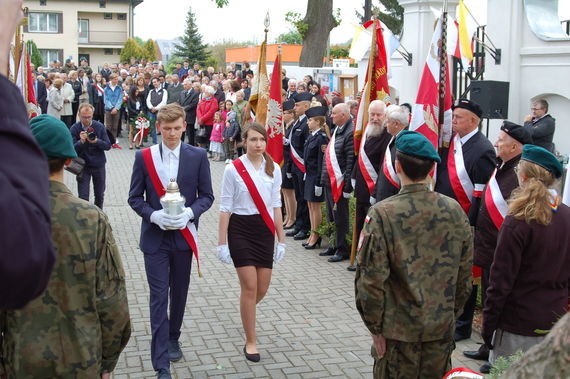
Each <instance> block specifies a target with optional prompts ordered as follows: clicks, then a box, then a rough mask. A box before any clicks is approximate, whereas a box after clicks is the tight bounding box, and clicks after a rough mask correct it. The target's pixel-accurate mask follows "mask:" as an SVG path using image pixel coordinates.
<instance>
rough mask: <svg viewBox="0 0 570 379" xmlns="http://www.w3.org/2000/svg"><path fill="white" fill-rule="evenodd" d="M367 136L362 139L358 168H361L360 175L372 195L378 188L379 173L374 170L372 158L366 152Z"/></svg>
mask: <svg viewBox="0 0 570 379" xmlns="http://www.w3.org/2000/svg"><path fill="white" fill-rule="evenodd" d="M366 140H367V138H366V135H365V136H364V138H363V139H362V143H361V144H360V152H359V153H358V166H359V167H360V173H361V174H362V177H363V178H364V181H365V182H366V186H367V187H368V192H369V193H370V195H372V194H373V193H374V190H375V187H376V181H377V180H378V173H377V172H376V170H375V169H374V166H373V165H372V162H370V158H368V155H366V151H365V150H364V145H366Z"/></svg>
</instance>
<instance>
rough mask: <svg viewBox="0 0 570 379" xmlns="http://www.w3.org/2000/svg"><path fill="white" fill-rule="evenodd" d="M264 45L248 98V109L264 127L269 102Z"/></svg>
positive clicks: (263, 45)
mask: <svg viewBox="0 0 570 379" xmlns="http://www.w3.org/2000/svg"><path fill="white" fill-rule="evenodd" d="M266 45H267V41H263V43H262V44H261V47H260V49H259V60H258V61H257V69H256V72H255V74H254V76H253V87H252V89H251V96H250V97H249V108H250V109H251V110H252V111H253V113H255V121H256V122H258V123H260V124H261V125H265V122H266V120H267V103H268V101H269V78H268V77H267V64H266V58H265V55H266Z"/></svg>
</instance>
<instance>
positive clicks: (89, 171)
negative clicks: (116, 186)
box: [77, 166, 105, 209]
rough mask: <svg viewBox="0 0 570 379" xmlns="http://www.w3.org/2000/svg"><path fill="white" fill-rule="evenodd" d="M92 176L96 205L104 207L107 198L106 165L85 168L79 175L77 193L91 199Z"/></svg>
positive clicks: (80, 196) (81, 197)
mask: <svg viewBox="0 0 570 379" xmlns="http://www.w3.org/2000/svg"><path fill="white" fill-rule="evenodd" d="M91 178H93V192H94V193H95V205H96V206H98V207H99V208H101V209H103V200H104V198H105V166H101V167H85V168H83V171H82V172H81V175H80V176H78V177H77V193H78V194H79V198H80V199H83V200H86V201H89V186H90V184H91Z"/></svg>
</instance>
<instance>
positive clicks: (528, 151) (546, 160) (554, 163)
mask: <svg viewBox="0 0 570 379" xmlns="http://www.w3.org/2000/svg"><path fill="white" fill-rule="evenodd" d="M521 159H524V160H525V161H529V162H532V163H536V164H537V165H539V166H541V167H543V168H545V169H546V170H548V171H549V172H551V173H552V175H554V177H555V178H560V177H561V176H562V173H563V172H564V171H563V168H562V164H560V161H559V160H558V159H557V158H556V157H555V156H554V154H552V153H551V152H550V151H548V150H546V149H545V148H542V147H540V146H536V145H524V146H523V151H522V157H521Z"/></svg>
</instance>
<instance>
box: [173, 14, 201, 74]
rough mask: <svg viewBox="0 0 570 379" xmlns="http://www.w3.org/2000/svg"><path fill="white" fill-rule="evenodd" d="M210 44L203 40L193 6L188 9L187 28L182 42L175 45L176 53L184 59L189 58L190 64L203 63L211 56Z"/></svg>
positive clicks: (181, 39)
mask: <svg viewBox="0 0 570 379" xmlns="http://www.w3.org/2000/svg"><path fill="white" fill-rule="evenodd" d="M207 48H208V45H206V44H205V43H203V42H202V35H201V34H200V33H198V27H197V26H196V18H195V16H194V13H193V12H192V8H190V9H188V15H187V16H186V30H185V32H184V35H183V36H182V37H180V43H178V44H176V45H175V46H174V49H175V51H174V55H176V56H177V57H180V58H182V59H188V61H190V64H193V63H200V64H201V65H203V64H204V63H205V62H206V60H207V59H208V58H209V57H210V52H209V51H208V49H207Z"/></svg>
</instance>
